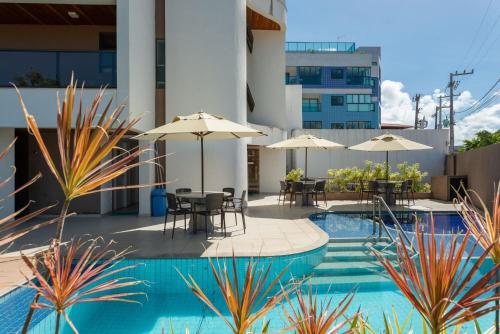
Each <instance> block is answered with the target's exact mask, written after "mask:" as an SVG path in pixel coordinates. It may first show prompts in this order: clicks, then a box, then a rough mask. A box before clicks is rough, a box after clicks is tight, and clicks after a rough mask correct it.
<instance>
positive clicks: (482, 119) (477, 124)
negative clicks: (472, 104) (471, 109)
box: [455, 103, 500, 144]
mask: <svg viewBox="0 0 500 334" xmlns="http://www.w3.org/2000/svg"><path fill="white" fill-rule="evenodd" d="M456 124H457V125H456V127H455V133H456V134H455V138H456V139H455V141H456V142H457V143H458V144H461V143H462V142H463V140H464V139H470V138H472V137H474V135H475V134H476V133H477V132H478V131H480V130H488V131H496V130H498V129H500V103H497V104H494V105H492V106H491V107H488V108H484V109H482V110H481V111H478V112H475V113H473V114H470V115H468V116H465V117H464V118H462V119H461V120H459V121H457V122H456Z"/></svg>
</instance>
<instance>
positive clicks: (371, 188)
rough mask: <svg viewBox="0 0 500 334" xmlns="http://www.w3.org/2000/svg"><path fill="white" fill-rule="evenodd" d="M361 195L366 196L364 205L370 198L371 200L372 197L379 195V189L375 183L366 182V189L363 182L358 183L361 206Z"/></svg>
mask: <svg viewBox="0 0 500 334" xmlns="http://www.w3.org/2000/svg"><path fill="white" fill-rule="evenodd" d="M363 194H366V203H368V201H369V200H370V197H371V198H372V200H373V195H380V189H379V185H378V182H377V181H368V187H366V183H365V182H364V181H360V199H361V204H363V198H364V196H363Z"/></svg>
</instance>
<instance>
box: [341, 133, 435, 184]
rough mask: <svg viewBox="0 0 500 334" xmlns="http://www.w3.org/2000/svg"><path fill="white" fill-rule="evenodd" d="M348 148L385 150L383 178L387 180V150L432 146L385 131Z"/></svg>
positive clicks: (371, 150) (409, 149)
mask: <svg viewBox="0 0 500 334" xmlns="http://www.w3.org/2000/svg"><path fill="white" fill-rule="evenodd" d="M349 149H350V150H357V151H370V152H384V151H385V164H386V170H385V179H386V180H389V151H415V150H429V149H432V147H430V146H427V145H424V144H420V143H417V142H414V141H411V140H409V139H406V138H403V137H401V136H396V135H393V134H390V133H386V134H383V135H381V136H377V137H373V138H372V139H370V140H367V141H365V142H363V143H361V144H358V145H354V146H351V147H349Z"/></svg>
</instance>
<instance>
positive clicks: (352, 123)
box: [346, 121, 371, 129]
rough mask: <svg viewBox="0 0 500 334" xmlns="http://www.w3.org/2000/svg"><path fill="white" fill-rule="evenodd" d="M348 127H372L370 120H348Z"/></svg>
mask: <svg viewBox="0 0 500 334" xmlns="http://www.w3.org/2000/svg"><path fill="white" fill-rule="evenodd" d="M346 127H347V128H348V129H371V122H369V121H348V122H346Z"/></svg>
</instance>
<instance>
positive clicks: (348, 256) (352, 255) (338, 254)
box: [323, 250, 397, 262]
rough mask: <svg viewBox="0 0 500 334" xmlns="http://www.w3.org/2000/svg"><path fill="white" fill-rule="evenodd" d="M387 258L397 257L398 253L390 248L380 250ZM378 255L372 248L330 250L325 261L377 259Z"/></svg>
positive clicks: (393, 258)
mask: <svg viewBox="0 0 500 334" xmlns="http://www.w3.org/2000/svg"><path fill="white" fill-rule="evenodd" d="M380 253H381V254H382V255H383V256H384V257H385V258H387V259H389V260H395V259H397V254H396V253H395V252H393V251H390V250H385V251H381V252H380ZM376 260H377V257H376V256H375V254H373V253H372V252H371V251H370V250H363V251H361V250H354V251H334V252H331V251H328V252H327V253H326V254H325V257H324V261H323V262H335V261H351V262H352V261H376Z"/></svg>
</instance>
